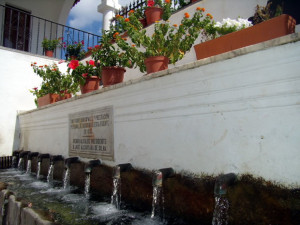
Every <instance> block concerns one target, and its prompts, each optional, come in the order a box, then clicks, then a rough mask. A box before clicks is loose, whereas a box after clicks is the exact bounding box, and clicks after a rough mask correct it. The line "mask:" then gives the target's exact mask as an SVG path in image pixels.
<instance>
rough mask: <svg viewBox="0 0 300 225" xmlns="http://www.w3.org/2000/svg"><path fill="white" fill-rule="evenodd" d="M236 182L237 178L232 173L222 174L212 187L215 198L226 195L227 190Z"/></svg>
mask: <svg viewBox="0 0 300 225" xmlns="http://www.w3.org/2000/svg"><path fill="white" fill-rule="evenodd" d="M236 181H237V176H236V174H234V173H228V174H222V175H220V176H218V177H217V179H216V182H215V187H214V194H215V196H222V195H226V194H227V189H228V187H230V186H233V185H234V184H235V182H236Z"/></svg>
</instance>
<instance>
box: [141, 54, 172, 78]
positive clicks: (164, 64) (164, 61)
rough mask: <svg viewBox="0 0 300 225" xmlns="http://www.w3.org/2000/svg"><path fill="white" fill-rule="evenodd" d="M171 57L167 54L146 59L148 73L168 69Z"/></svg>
mask: <svg viewBox="0 0 300 225" xmlns="http://www.w3.org/2000/svg"><path fill="white" fill-rule="evenodd" d="M168 64H169V59H168V58H167V57H165V56H152V57H149V58H147V59H145V65H146V71H147V74H149V73H155V72H158V71H161V70H165V69H168Z"/></svg>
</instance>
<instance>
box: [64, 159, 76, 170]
mask: <svg viewBox="0 0 300 225" xmlns="http://www.w3.org/2000/svg"><path fill="white" fill-rule="evenodd" d="M77 162H79V158H78V157H70V158H67V159H65V169H68V168H70V165H71V164H72V163H77Z"/></svg>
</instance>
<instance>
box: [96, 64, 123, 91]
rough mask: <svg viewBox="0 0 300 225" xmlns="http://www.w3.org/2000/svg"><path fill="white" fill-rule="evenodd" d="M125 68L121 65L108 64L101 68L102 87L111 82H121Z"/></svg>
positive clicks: (111, 83)
mask: <svg viewBox="0 0 300 225" xmlns="http://www.w3.org/2000/svg"><path fill="white" fill-rule="evenodd" d="M125 72H126V70H125V69H124V68H123V67H118V66H110V67H103V68H102V83H103V87H107V86H110V85H113V84H118V83H122V82H123V80H124V73H125Z"/></svg>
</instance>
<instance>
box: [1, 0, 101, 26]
mask: <svg viewBox="0 0 300 225" xmlns="http://www.w3.org/2000/svg"><path fill="white" fill-rule="evenodd" d="M73 3H74V0H51V1H49V0H0V4H1V5H5V4H9V5H12V6H14V7H17V8H20V9H23V10H26V11H29V12H31V14H32V15H34V16H38V17H41V18H44V19H47V20H51V21H53V22H56V23H60V24H65V23H66V21H67V18H68V15H69V12H70V9H71V8H72V6H73ZM95 7H96V6H95Z"/></svg>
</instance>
